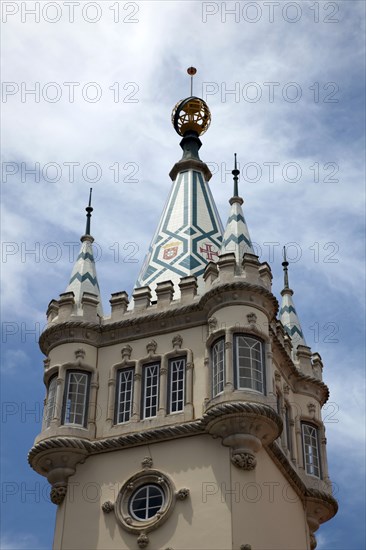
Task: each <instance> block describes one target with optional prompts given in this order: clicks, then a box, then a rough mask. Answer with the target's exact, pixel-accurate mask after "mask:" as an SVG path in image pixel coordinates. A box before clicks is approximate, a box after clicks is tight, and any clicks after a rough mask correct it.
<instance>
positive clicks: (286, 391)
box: [283, 384, 290, 394]
mask: <svg viewBox="0 0 366 550" xmlns="http://www.w3.org/2000/svg"><path fill="white" fill-rule="evenodd" d="M289 392H290V386H289V385H288V384H285V385H284V386H283V393H286V394H288V393H289Z"/></svg>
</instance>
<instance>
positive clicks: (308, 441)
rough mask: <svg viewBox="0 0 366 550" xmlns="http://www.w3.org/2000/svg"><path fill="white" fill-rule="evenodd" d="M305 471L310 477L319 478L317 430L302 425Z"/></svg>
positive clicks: (309, 425)
mask: <svg viewBox="0 0 366 550" xmlns="http://www.w3.org/2000/svg"><path fill="white" fill-rule="evenodd" d="M302 439H303V447H304V464H305V471H306V473H307V474H309V475H311V476H316V477H320V475H321V472H320V457H319V442H318V429H317V428H316V427H315V426H313V425H312V424H305V423H303V424H302Z"/></svg>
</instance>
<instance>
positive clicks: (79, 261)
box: [66, 190, 103, 316]
mask: <svg viewBox="0 0 366 550" xmlns="http://www.w3.org/2000/svg"><path fill="white" fill-rule="evenodd" d="M91 192H92V190H90V196H89V205H88V206H87V208H86V211H87V222H86V230H85V235H83V236H82V237H81V239H80V240H81V247H80V252H79V255H78V257H77V258H76V262H75V264H74V267H73V270H72V273H71V277H70V281H69V284H68V286H67V289H66V292H73V293H74V299H75V307H76V309H77V310H79V309H80V308H81V307H82V304H81V299H82V297H83V294H84V292H88V293H90V294H94V295H96V297H97V299H98V300H99V304H98V308H97V311H98V314H99V315H100V316H102V315H103V309H102V299H101V295H100V290H99V284H98V279H97V271H96V266H95V260H94V253H93V242H94V238H93V237H92V236H91V235H90V218H91V213H92V211H93V208H92V206H91Z"/></svg>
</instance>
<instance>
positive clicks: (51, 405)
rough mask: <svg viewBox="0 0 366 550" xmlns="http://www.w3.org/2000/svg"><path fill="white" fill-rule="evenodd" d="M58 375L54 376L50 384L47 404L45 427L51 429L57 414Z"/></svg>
mask: <svg viewBox="0 0 366 550" xmlns="http://www.w3.org/2000/svg"><path fill="white" fill-rule="evenodd" d="M56 390H57V374H55V375H54V376H52V378H51V379H50V381H49V383H48V392H47V402H46V409H45V415H44V419H45V427H46V428H49V427H50V425H51V421H52V419H53V417H54V414H55V407H56Z"/></svg>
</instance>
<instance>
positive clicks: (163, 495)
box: [114, 470, 176, 533]
mask: <svg viewBox="0 0 366 550" xmlns="http://www.w3.org/2000/svg"><path fill="white" fill-rule="evenodd" d="M175 500H176V499H175V488H174V486H173V483H172V482H171V480H170V479H169V477H168V476H167V475H165V474H163V473H162V472H159V471H157V470H143V471H141V472H138V473H137V474H135V475H134V476H132V477H130V478H129V479H128V480H127V481H125V483H124V484H123V486H122V488H121V490H120V492H119V494H118V497H117V500H116V504H115V507H114V512H115V514H116V518H117V520H118V522H119V523H120V525H121V526H122V527H123V528H124V529H126V530H127V531H130V532H132V533H141V532H142V531H144V532H145V533H147V532H149V531H151V530H152V529H156V527H157V526H158V525H160V524H161V523H163V522H164V521H165V520H166V519H167V517H168V516H169V515H170V513H171V512H172V510H173V507H174V504H175Z"/></svg>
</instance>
